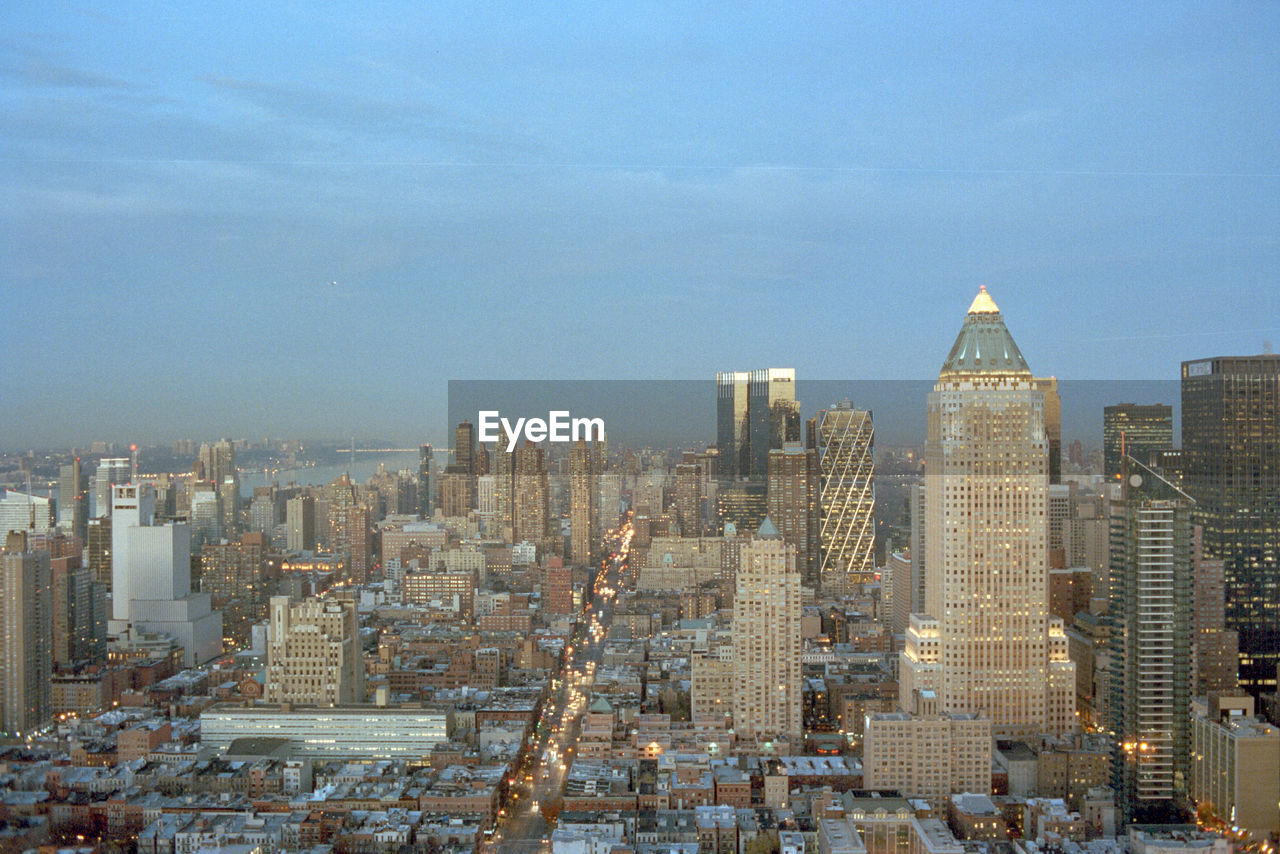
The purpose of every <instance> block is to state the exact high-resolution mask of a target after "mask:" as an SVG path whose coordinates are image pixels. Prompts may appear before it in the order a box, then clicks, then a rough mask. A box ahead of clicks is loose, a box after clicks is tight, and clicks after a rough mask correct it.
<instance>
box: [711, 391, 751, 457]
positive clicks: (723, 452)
mask: <svg viewBox="0 0 1280 854" xmlns="http://www.w3.org/2000/svg"><path fill="white" fill-rule="evenodd" d="M750 376H751V374H750V373H748V372H747V371H722V372H720V373H718V374H716V449H717V450H718V451H719V452H720V453H719V459H718V461H717V469H718V470H717V475H718V476H719V477H723V478H728V479H730V480H731V479H733V478H735V477H742V476H745V475H746V474H747V471H748V469H749V468H750V464H749V463H748V461H747V383H748V380H749V378H750Z"/></svg>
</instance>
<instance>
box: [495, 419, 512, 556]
mask: <svg viewBox="0 0 1280 854" xmlns="http://www.w3.org/2000/svg"><path fill="white" fill-rule="evenodd" d="M509 441H510V440H509V439H508V438H507V434H506V433H505V432H499V433H498V441H497V442H496V443H495V444H494V451H493V458H492V459H493V528H494V531H493V533H494V534H495V535H496V536H498V537H502V538H507V537H510V536H511V534H510V531H511V528H512V523H513V522H514V519H515V506H514V492H513V491H514V489H515V451H514V450H510V451H509V450H508V447H509V445H508V442H509Z"/></svg>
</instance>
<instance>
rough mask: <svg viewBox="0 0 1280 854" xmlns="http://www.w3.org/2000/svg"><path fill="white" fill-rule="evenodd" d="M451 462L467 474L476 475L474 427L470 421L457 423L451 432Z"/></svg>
mask: <svg viewBox="0 0 1280 854" xmlns="http://www.w3.org/2000/svg"><path fill="white" fill-rule="evenodd" d="M453 462H454V464H455V465H458V466H461V467H462V471H465V472H466V473H467V474H470V475H474V474H475V473H476V427H475V425H474V424H472V423H471V422H470V421H460V422H458V426H457V428H456V429H455V430H454V431H453Z"/></svg>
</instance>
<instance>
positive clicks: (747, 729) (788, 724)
mask: <svg viewBox="0 0 1280 854" xmlns="http://www.w3.org/2000/svg"><path fill="white" fill-rule="evenodd" d="M800 614H801V607H800V573H799V571H798V570H797V569H796V550H795V546H792V545H788V544H787V543H786V542H784V541H783V539H782V534H781V532H779V531H778V529H777V528H776V527H775V526H774V524H773V522H771V521H769V519H768V518H766V519H765V520H764V522H762V523H761V525H760V530H759V531H758V532H757V533H756V536H755V538H754V539H752V540H751V541H750V542H748V543H745V544H744V545H743V546H742V547H741V550H740V552H739V563H738V572H737V577H736V589H735V592H734V597H733V673H734V703H733V727H734V731H735V732H736V733H737V735H738V737H739V738H756V739H760V738H774V737H779V736H781V737H787V738H790V739H792V740H793V741H794V740H796V739H799V738H800V737H801V736H802V735H803V734H804V733H803V726H802V721H801V705H802V696H801V687H802V686H801V674H800Z"/></svg>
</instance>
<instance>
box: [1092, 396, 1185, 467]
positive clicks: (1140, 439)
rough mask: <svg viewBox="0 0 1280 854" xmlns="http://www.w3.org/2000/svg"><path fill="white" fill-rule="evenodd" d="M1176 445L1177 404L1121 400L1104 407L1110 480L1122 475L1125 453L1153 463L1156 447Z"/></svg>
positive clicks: (1104, 443)
mask: <svg viewBox="0 0 1280 854" xmlns="http://www.w3.org/2000/svg"><path fill="white" fill-rule="evenodd" d="M1171 447H1173V407H1172V406H1169V405H1168V404H1167V403H1153V404H1151V405H1150V406H1144V405H1142V404H1138V403H1117V404H1115V405H1114V406H1106V407H1103V409H1102V464H1103V471H1104V473H1105V474H1106V476H1107V479H1108V480H1114V479H1115V478H1117V477H1118V476H1119V475H1120V469H1121V468H1122V459H1123V457H1124V455H1125V454H1128V455H1129V456H1131V457H1133V458H1134V459H1135V460H1137V461H1138V462H1140V463H1142V464H1144V465H1147V464H1149V463H1150V459H1149V458H1150V456H1151V452H1152V451H1163V450H1166V449H1168V448H1171Z"/></svg>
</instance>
